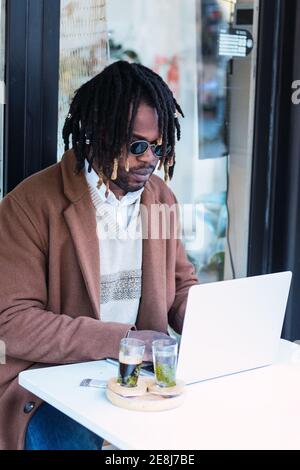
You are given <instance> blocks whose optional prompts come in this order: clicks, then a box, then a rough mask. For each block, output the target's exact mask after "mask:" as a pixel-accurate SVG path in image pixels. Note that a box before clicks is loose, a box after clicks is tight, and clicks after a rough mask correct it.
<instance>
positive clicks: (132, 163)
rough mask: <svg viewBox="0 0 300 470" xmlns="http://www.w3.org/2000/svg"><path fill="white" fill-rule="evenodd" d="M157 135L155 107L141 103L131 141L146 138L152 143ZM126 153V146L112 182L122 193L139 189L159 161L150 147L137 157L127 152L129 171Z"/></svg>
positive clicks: (155, 140) (155, 141)
mask: <svg viewBox="0 0 300 470" xmlns="http://www.w3.org/2000/svg"><path fill="white" fill-rule="evenodd" d="M159 137H160V136H159V132H158V116H157V112H156V109H155V108H152V107H150V106H149V105H147V104H145V103H141V104H140V106H139V108H138V111H137V114H136V118H135V124H134V128H133V136H132V142H133V141H135V140H147V141H148V142H149V143H150V144H152V143H157V141H158V139H159ZM127 153H128V150H127V148H124V150H123V152H122V154H121V157H120V159H119V166H118V177H117V179H116V180H115V181H114V182H113V183H114V184H116V185H117V186H118V187H119V188H120V189H121V190H122V192H124V194H126V193H128V192H132V191H138V190H139V189H141V188H142V187H143V186H144V185H145V184H146V182H147V181H148V179H149V178H150V176H151V175H152V173H153V171H154V170H155V168H156V166H157V164H158V162H159V159H158V158H157V157H155V155H154V154H153V152H152V150H151V147H148V149H147V150H146V152H145V153H143V154H142V155H140V156H137V157H136V156H134V155H132V154H131V153H128V163H129V172H127V171H126V170H125V161H126V157H127ZM112 189H113V188H112Z"/></svg>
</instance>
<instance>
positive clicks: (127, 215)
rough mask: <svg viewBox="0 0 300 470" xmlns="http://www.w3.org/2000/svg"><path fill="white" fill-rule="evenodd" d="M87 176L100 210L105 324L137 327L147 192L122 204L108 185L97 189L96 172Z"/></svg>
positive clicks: (122, 201) (102, 316)
mask: <svg viewBox="0 0 300 470" xmlns="http://www.w3.org/2000/svg"><path fill="white" fill-rule="evenodd" d="M87 170H88V162H87V161H86V162H85V176H86V179H87V183H88V186H89V189H90V193H91V198H92V201H93V204H94V207H95V209H96V221H97V235H98V239H99V250H100V302H101V304H100V318H101V321H106V322H119V323H129V324H135V322H136V318H137V314H138V308H139V303H140V297H141V279H142V236H141V218H140V199H141V194H142V192H143V189H144V188H142V189H140V190H139V191H136V192H132V193H127V194H126V195H125V196H124V197H123V198H122V199H121V200H120V201H119V200H118V199H117V198H116V197H115V195H114V194H113V192H112V191H110V193H109V195H108V197H106V196H105V190H106V188H105V185H104V184H102V186H101V188H100V189H97V182H98V176H97V173H96V172H95V171H94V170H93V169H92V171H91V172H90V173H88V171H87Z"/></svg>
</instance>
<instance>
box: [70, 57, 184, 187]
mask: <svg viewBox="0 0 300 470" xmlns="http://www.w3.org/2000/svg"><path fill="white" fill-rule="evenodd" d="M141 102H146V103H147V104H148V105H150V106H152V107H154V108H155V109H156V111H157V115H158V128H159V135H160V136H161V141H162V146H163V149H162V150H163V155H165V153H166V149H167V145H170V146H171V151H170V153H169V155H168V156H167V157H163V158H162V160H161V162H160V167H161V166H164V169H165V180H167V179H168V178H170V179H171V178H172V176H173V171H174V165H175V133H176V136H177V140H180V136H181V131H180V124H179V121H178V114H177V111H178V112H179V113H180V114H181V115H182V117H184V114H183V112H182V110H181V107H180V106H179V104H178V103H177V101H176V99H175V98H174V96H173V93H172V91H171V90H170V88H169V87H168V85H167V84H166V83H165V82H164V80H163V79H162V78H161V77H160V76H159V75H158V74H156V73H155V72H153V71H152V70H151V69H149V68H147V67H144V66H143V65H140V64H136V63H129V62H126V61H118V62H115V63H113V64H111V65H109V66H108V67H106V68H105V69H104V70H103V71H102V72H101V73H99V74H98V75H96V76H95V77H94V78H92V79H91V80H89V81H88V82H86V83H85V84H83V85H82V86H81V87H80V88H79V89H78V90H77V91H76V92H75V95H74V98H73V100H72V102H71V106H70V110H69V113H68V115H67V118H66V120H65V123H64V127H63V132H62V135H63V140H64V144H65V151H67V150H68V149H69V137H70V135H72V148H73V150H74V153H75V156H76V160H77V164H76V168H75V173H77V174H78V173H80V171H81V170H82V169H83V168H84V165H85V159H86V158H87V159H88V161H89V168H88V171H91V168H92V164H93V162H94V163H95V164H96V166H97V168H98V169H99V171H100V174H101V177H104V179H105V181H106V182H107V181H109V179H111V176H112V174H114V178H115V175H116V168H117V166H116V165H117V162H118V159H119V157H120V155H121V152H122V150H123V148H124V145H126V147H127V148H128V145H129V143H130V142H131V139H132V132H133V127H134V121H135V117H136V114H137V110H138V107H139V104H140V103H141Z"/></svg>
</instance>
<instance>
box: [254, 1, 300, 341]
mask: <svg viewBox="0 0 300 470" xmlns="http://www.w3.org/2000/svg"><path fill="white" fill-rule="evenodd" d="M299 7H300V5H299V2H298V1H297V0H289V1H286V0H261V2H260V26H259V42H258V64H257V91H256V116H255V132H254V152H253V170H252V189H251V205H250V226H249V247H248V275H249V276H252V275H258V274H266V273H271V272H279V271H285V270H291V271H293V281H292V286H291V292H290V297H289V303H288V307H287V312H286V320H285V324H284V329H283V337H285V338H286V339H289V340H295V339H299V338H300V318H297V310H298V305H299V304H300V290H299V289H297V285H299V282H300V262H298V263H297V259H300V257H299V255H300V250H299V249H298V248H297V247H298V245H299V241H300V238H299V237H300V212H299V209H298V205H299V203H298V204H297V200H298V201H299V195H300V192H299V188H300V184H299V176H300V175H299V163H298V160H299V150H298V152H297V150H296V149H295V148H294V149H293V148H292V147H291V142H292V141H293V139H294V137H295V135H299V129H298V130H297V128H296V127H294V128H293V114H294V112H295V110H294V109H293V108H295V106H294V105H293V104H292V99H291V97H292V92H293V90H292V82H293V80H296V79H300V75H299V77H297V76H294V77H293V74H294V64H295V61H296V57H297V51H296V45H297V41H299V39H300V25H299V19H300V8H299ZM297 18H298V21H297ZM297 37H298V39H297ZM298 43H299V42H298ZM299 73H300V69H299ZM299 108H300V107H299ZM299 110H300V109H299ZM299 124H300V120H299Z"/></svg>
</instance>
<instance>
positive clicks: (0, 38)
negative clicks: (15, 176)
mask: <svg viewBox="0 0 300 470" xmlns="http://www.w3.org/2000/svg"><path fill="white" fill-rule="evenodd" d="M4 73H5V0H0V200H1V199H2V197H3V150H4V149H3V141H4V133H3V131H4V102H5V81H4V79H5V77H4Z"/></svg>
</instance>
